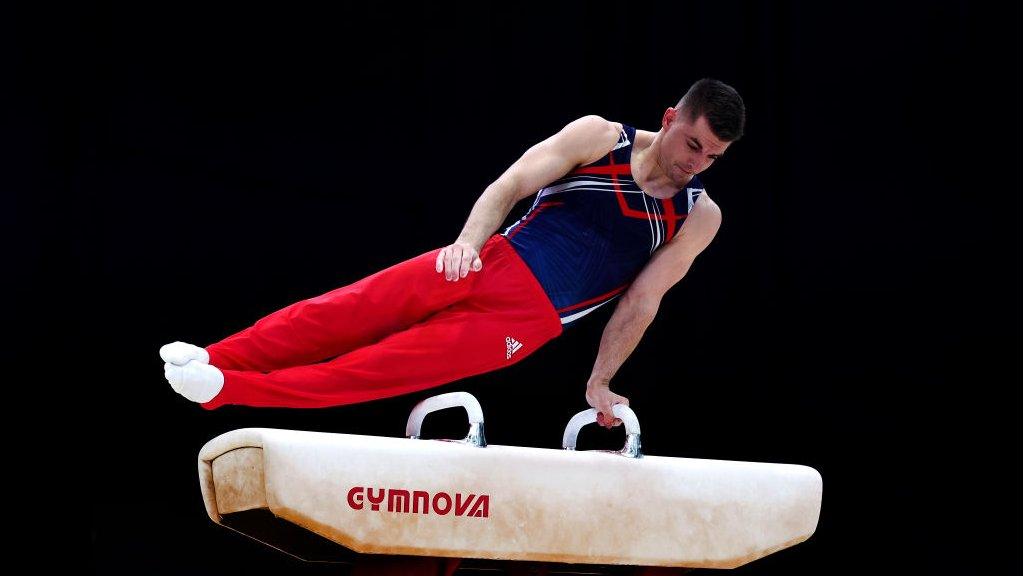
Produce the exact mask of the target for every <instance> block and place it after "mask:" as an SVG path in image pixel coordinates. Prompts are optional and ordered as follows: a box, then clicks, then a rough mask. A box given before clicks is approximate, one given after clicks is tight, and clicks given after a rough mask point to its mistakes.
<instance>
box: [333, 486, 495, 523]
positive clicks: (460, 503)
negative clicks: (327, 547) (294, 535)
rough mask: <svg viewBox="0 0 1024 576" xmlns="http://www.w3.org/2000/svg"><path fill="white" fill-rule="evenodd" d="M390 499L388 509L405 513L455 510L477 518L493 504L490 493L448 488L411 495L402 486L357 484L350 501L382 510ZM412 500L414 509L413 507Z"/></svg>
mask: <svg viewBox="0 0 1024 576" xmlns="http://www.w3.org/2000/svg"><path fill="white" fill-rule="evenodd" d="M385 498H386V499H387V503H388V504H387V505H388V508H387V511H388V512H400V513H404V514H409V513H412V514H430V511H431V510H433V511H434V514H438V515H441V516H444V515H446V514H453V513H454V514H455V515H456V516H475V517H477V518H488V517H489V510H490V504H491V497H490V496H488V495H487V494H480V495H476V494H469V495H468V496H467V495H464V494H459V493H456V494H455V497H454V498H452V496H451V494H448V493H447V492H437V493H435V494H434V496H433V497H431V496H430V493H429V492H426V491H423V490H413V491H412V494H411V495H410V493H409V491H408V490H401V489H398V488H369V487H363V486H353V487H352V488H351V489H350V490H349V491H348V505H349V506H350V507H352V509H353V510H362V509H363V508H364V507H365V506H366V504H367V503H369V505H370V510H374V511H380V509H381V504H383V503H384V500H385ZM410 503H411V504H412V509H411V510H410V509H409V508H410Z"/></svg>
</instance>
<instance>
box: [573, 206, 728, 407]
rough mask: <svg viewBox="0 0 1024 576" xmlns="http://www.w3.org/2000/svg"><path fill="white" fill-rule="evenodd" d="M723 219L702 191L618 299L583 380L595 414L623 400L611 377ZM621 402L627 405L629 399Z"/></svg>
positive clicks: (712, 236)
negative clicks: (612, 389)
mask: <svg viewBox="0 0 1024 576" xmlns="http://www.w3.org/2000/svg"><path fill="white" fill-rule="evenodd" d="M721 222H722V213H721V211H720V210H719V208H718V205H716V204H715V203H714V202H712V201H711V199H710V198H708V197H707V195H706V194H702V195H701V197H700V198H699V199H698V201H697V204H696V205H695V206H694V209H693V210H692V211H691V212H690V215H689V216H688V217H687V218H686V222H685V223H684V224H683V227H682V228H681V229H680V231H679V236H677V237H675V238H673V239H672V240H671V241H670V242H669V243H668V244H666V245H665V246H663V247H662V248H661V249H659V250H657V251H656V252H655V253H654V256H653V257H651V260H650V261H649V262H647V265H646V266H644V269H643V270H641V271H640V274H639V275H638V276H637V277H636V279H635V280H634V281H633V283H632V284H630V286H629V289H627V290H626V293H625V294H623V296H622V298H621V299H620V300H619V302H618V304H617V305H616V307H615V312H614V313H613V314H612V317H611V319H609V320H608V324H607V325H606V326H605V329H604V333H603V334H602V335H601V344H600V347H599V349H598V352H597V360H596V361H595V362H594V369H593V371H592V372H591V375H590V379H589V380H588V382H587V400H588V402H590V404H591V406H594V407H595V408H597V409H598V411H599V412H602V413H603V414H611V404H617V403H619V402H618V401H614V400H624V398H622V397H621V396H618V395H617V394H613V393H611V392H610V391H609V390H608V386H609V383H610V382H611V379H612V377H613V376H615V373H616V372H618V370H619V368H620V367H621V366H622V364H623V363H624V362H625V361H626V358H628V357H629V355H630V354H631V353H632V352H633V350H634V349H635V348H636V346H637V344H639V343H640V338H641V337H643V335H644V332H645V331H646V330H647V327H648V326H650V324H651V322H652V321H653V320H654V317H655V315H656V314H657V313H658V307H659V306H660V304H661V299H662V297H663V296H664V295H665V292H667V291H668V289H669V288H671V287H672V286H673V285H675V284H676V283H677V282H679V281H680V280H681V279H682V278H683V276H685V275H686V273H687V272H688V271H689V269H690V266H691V265H692V264H693V261H694V259H695V258H696V257H697V255H698V254H700V253H701V252H702V251H703V250H704V249H705V248H707V246H708V244H710V243H711V240H712V239H713V238H714V237H715V234H716V233H717V232H718V228H719V226H720V225H721ZM622 403H624V404H627V405H628V401H626V402H622ZM595 404H600V406H598V405H595ZM618 422H619V421H618V419H616V420H615V421H614V423H612V422H608V421H605V420H604V419H603V418H599V423H601V424H602V425H604V426H607V427H611V426H612V425H615V424H617V423H618Z"/></svg>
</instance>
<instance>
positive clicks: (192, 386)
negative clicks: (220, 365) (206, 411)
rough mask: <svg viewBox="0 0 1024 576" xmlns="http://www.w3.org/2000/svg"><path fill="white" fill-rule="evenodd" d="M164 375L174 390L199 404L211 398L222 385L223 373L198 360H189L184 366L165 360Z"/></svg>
mask: <svg viewBox="0 0 1024 576" xmlns="http://www.w3.org/2000/svg"><path fill="white" fill-rule="evenodd" d="M164 377H165V378H167V382H168V383H170V385H171V388H174V391H175V392H177V393H178V394H181V395H182V396H184V397H185V398H188V399H189V400H191V401H193V402H198V403H200V404H204V403H206V402H209V401H210V400H213V399H214V397H216V396H217V394H219V393H220V390H221V388H223V387H224V373H223V372H221V371H220V370H219V369H217V367H216V366H210V365H209V364H204V363H202V362H199V361H198V360H191V361H189V362H188V364H185V365H184V366H177V365H175V364H171V363H170V362H167V363H166V364H164Z"/></svg>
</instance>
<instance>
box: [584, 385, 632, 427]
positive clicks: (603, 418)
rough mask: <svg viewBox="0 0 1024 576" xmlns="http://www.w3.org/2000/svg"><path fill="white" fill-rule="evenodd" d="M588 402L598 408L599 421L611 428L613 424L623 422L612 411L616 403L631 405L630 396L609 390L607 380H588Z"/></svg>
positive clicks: (601, 424) (600, 423)
mask: <svg viewBox="0 0 1024 576" xmlns="http://www.w3.org/2000/svg"><path fill="white" fill-rule="evenodd" d="M587 403H588V404H590V406H591V407H593V408H594V409H595V410H597V423H598V424H599V425H600V426H604V427H605V428H607V429H609V430H611V429H612V427H613V426H619V425H621V424H622V420H621V419H619V418H616V417H615V416H614V414H613V413H612V406H614V405H615V404H623V405H626V406H629V398H626V397H625V396H620V395H618V394H616V393H615V392H612V391H611V390H609V389H608V384H607V383H606V382H588V383H587Z"/></svg>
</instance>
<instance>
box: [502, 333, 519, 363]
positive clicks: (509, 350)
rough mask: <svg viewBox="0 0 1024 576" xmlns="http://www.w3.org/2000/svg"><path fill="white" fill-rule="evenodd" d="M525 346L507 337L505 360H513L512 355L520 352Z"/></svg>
mask: <svg viewBox="0 0 1024 576" xmlns="http://www.w3.org/2000/svg"><path fill="white" fill-rule="evenodd" d="M522 347H523V344H522V343H521V342H519V341H518V340H516V339H515V338H513V337H511V336H505V359H506V360H511V359H512V355H513V354H515V353H516V352H518V351H519V349H520V348H522Z"/></svg>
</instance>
